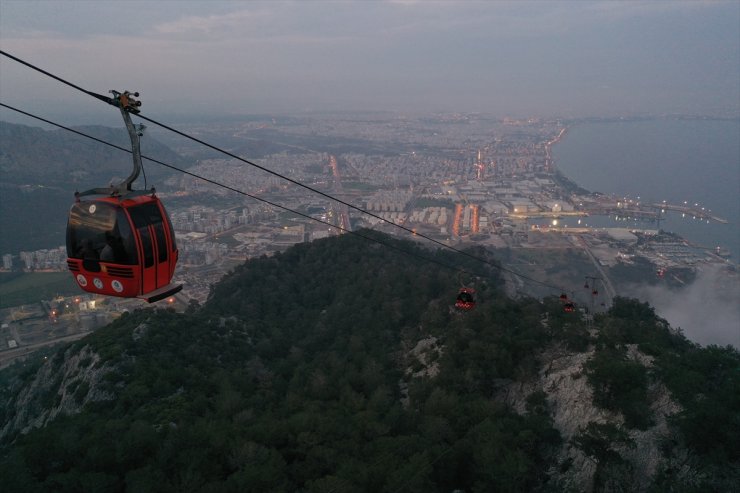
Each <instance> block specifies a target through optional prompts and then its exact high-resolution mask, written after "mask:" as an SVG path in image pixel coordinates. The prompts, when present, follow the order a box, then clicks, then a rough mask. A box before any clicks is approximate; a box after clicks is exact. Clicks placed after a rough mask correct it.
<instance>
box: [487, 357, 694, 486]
mask: <svg viewBox="0 0 740 493" xmlns="http://www.w3.org/2000/svg"><path fill="white" fill-rule="evenodd" d="M593 355H594V351H593V349H591V350H589V351H586V352H582V353H579V352H573V351H569V350H567V349H565V348H564V347H562V346H560V345H559V346H556V347H552V348H550V349H548V350H547V351H545V352H544V353H543V354H542V355H541V357H540V361H541V363H542V365H541V368H540V370H539V373H538V376H537V378H535V379H533V380H531V381H527V382H516V381H515V382H509V383H507V384H506V385H504V386H502V387H500V388H499V391H498V396H499V398H501V399H503V400H504V401H505V402H506V403H507V404H509V405H511V406H512V407H513V408H514V409H515V410H516V411H517V412H519V413H524V412H525V408H526V402H527V397H528V396H529V395H531V394H533V393H535V392H538V391H540V392H544V393H545V395H546V396H547V397H546V399H547V405H548V410H549V413H550V415H551V417H552V419H553V422H554V424H555V428H557V430H558V431H559V432H560V434H561V436H562V438H563V444H562V447H561V449H560V451H559V453H558V465H557V466H556V467H553V468H552V469H551V470H550V475H551V477H552V480H553V481H554V482H555V484H557V485H559V487H561V488H562V489H564V490H566V491H582V492H591V491H594V479H595V475H596V474H597V467H598V462H597V461H596V460H595V459H594V458H593V457H589V456H588V455H587V454H586V453H584V451H583V450H581V448H579V447H578V446H577V444H576V443H574V439H575V438H576V437H577V436H578V435H579V434H580V433H582V432H583V431H584V430H586V429H587V427H588V426H589V424H591V423H597V424H609V423H611V424H616V425H617V426H618V427H624V417H623V416H621V414H619V413H615V412H611V411H608V410H604V409H601V408H599V407H597V406H596V405H594V402H593V389H592V387H591V385H590V384H589V382H588V379H587V378H586V375H585V372H586V368H585V364H586V363H587V362H588V361H589V360H590V359H591V358H592V357H593ZM628 357H629V358H630V359H632V360H635V361H639V362H640V363H642V364H644V365H645V366H648V367H649V366H650V364H651V358H650V357H648V356H646V355H644V354H642V353H640V352H639V351H638V350H637V348H636V346H634V345H631V346H630V347H629V348H628ZM649 398H650V402H651V405H650V408H651V411H652V415H653V420H654V425H653V426H651V427H649V428H648V429H646V430H637V429H631V430H627V431H628V437H629V445H625V444H614V445H613V448H614V450H615V452H616V453H618V454H619V456H620V457H621V459H622V460H623V461H624V464H625V467H622V468H621V470H619V471H610V472H607V475H611V476H619V478H618V482H619V484H620V485H621V487H623V488H624V487H625V486H628V488H627V489H628V490H630V491H645V490H646V489H647V488H648V487H649V485H650V484H651V481H652V479H653V478H654V477H655V474H656V472H657V471H658V469H659V467H660V466H664V465H666V464H667V461H668V459H667V458H666V457H665V456H664V455H663V453H662V452H661V449H660V445H661V442H662V441H663V440H666V439H668V438H670V434H671V432H670V430H669V428H668V424H667V421H666V418H667V417H668V416H670V415H672V414H675V413H677V412H679V411H680V410H681V407H680V405H679V404H677V403H676V402H675V401H674V400H673V399H672V398H671V395H670V392H669V391H668V389H666V388H665V386H664V385H663V384H662V383H660V382H658V381H655V382H652V383H651V385H650V388H649Z"/></svg>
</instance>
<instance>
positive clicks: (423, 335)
mask: <svg viewBox="0 0 740 493" xmlns="http://www.w3.org/2000/svg"><path fill="white" fill-rule="evenodd" d="M364 234H376V233H373V232H364ZM377 238H378V239H380V240H381V241H383V242H386V243H390V244H392V245H393V246H396V247H398V248H402V249H404V250H408V251H412V252H413V253H416V254H423V255H426V256H434V257H435V258H436V259H438V260H440V261H442V262H444V263H447V264H455V265H458V266H461V267H464V268H468V269H472V270H475V271H476V272H478V273H479V274H480V276H481V277H480V278H478V279H476V280H475V281H474V282H475V286H476V288H477V289H478V291H479V293H480V300H479V301H480V302H479V304H478V306H477V307H476V308H475V310H473V311H471V312H468V313H463V314H460V313H457V312H455V311H454V310H452V309H451V305H452V303H453V301H454V298H455V295H456V292H457V289H458V287H459V281H458V280H457V273H456V272H455V271H451V270H448V269H445V268H443V267H441V266H439V265H437V264H433V263H429V262H424V261H423V260H421V259H418V258H416V257H412V256H408V255H403V254H400V253H398V252H395V251H393V250H392V249H389V248H386V247H384V246H381V245H378V244H375V243H371V242H368V241H365V240H363V239H362V238H358V237H355V236H352V235H344V236H341V237H336V238H330V239H326V240H320V241H316V242H313V243H307V244H300V245H296V246H295V247H292V248H290V249H288V250H287V251H285V252H283V253H280V254H276V255H275V256H273V257H262V258H259V259H253V260H250V261H248V262H246V263H245V264H244V265H243V266H240V267H239V268H237V269H236V270H235V271H234V272H233V273H231V274H230V275H228V276H226V277H225V278H224V280H223V281H222V282H221V283H219V284H217V285H216V286H214V288H213V290H212V294H211V297H210V299H209V301H208V302H207V303H206V305H205V306H203V307H197V306H192V307H191V308H190V309H189V310H188V312H187V313H185V314H177V313H174V312H171V311H167V310H154V309H152V310H144V311H140V312H136V313H133V314H129V315H125V316H123V317H121V318H120V319H119V320H117V321H116V322H114V323H113V324H111V325H110V326H108V327H106V328H104V329H100V330H98V331H96V333H95V334H93V335H91V336H90V337H88V338H86V339H83V340H81V341H78V342H76V343H74V344H71V345H70V346H68V347H66V348H64V349H62V350H60V351H58V352H57V353H56V354H54V355H49V356H48V359H46V360H44V359H41V358H40V359H38V360H36V361H29V362H27V363H25V364H23V365H17V366H16V367H13V368H11V369H8V370H5V371H3V372H2V373H0V384H1V388H0V392H2V394H0V402H2V403H4V405H3V406H2V412H1V414H0V417H2V419H1V420H0V423H1V424H2V441H1V442H0V444H1V445H0V477H2V478H3V489H4V491H50V490H52V491H137V492H139V491H158V492H160V491H173V492H174V491H178V492H179V491H204V492H205V491H219V492H220V491H235V492H236V491H260V492H263V491H306V492H329V491H335V492H339V491H347V492H349V491H367V492H382V491H387V492H393V491H419V492H422V491H423V492H429V491H440V492H449V491H453V490H462V491H467V492H484V491H569V490H570V491H594V490H595V491H731V490H732V489H733V488H736V487H737V485H738V484H740V483H739V481H740V473H739V471H738V461H740V451H738V448H737V446H736V444H737V443H738V441H739V440H740V402H739V401H740V356H739V355H738V352H737V351H736V350H734V349H732V348H729V347H728V348H718V347H709V348H701V347H698V346H696V345H694V344H692V343H690V342H689V341H687V340H686V339H685V338H683V337H682V336H681V335H680V334H679V333H677V332H676V331H674V330H673V329H671V328H670V327H669V326H668V325H667V324H666V323H665V321H663V320H661V319H660V318H659V317H657V316H656V315H655V313H654V312H653V310H652V309H651V308H650V307H649V306H647V305H646V304H643V303H640V302H638V301H635V300H627V299H617V300H615V304H614V306H613V307H612V308H611V310H610V311H609V312H608V313H607V314H605V315H603V316H599V317H597V318H596V319H595V320H594V321H593V324H592V325H591V324H590V323H589V322H588V321H587V320H584V319H582V318H581V317H580V316H579V315H578V314H571V313H565V312H563V311H562V307H561V305H560V302H559V301H558V300H557V299H556V298H552V299H546V300H545V301H544V302H540V301H538V300H534V299H522V300H509V299H506V298H505V297H504V296H503V294H502V291H501V290H500V289H499V288H500V283H501V281H500V278H499V277H498V274H497V270H496V269H486V268H483V267H481V265H480V264H478V265H474V266H472V265H465V262H463V263H462V264H461V263H460V262H461V261H460V256H455V257H453V256H451V254H449V253H445V252H436V253H435V252H429V251H424V250H422V249H420V248H419V247H417V246H415V245H414V244H412V243H409V242H402V241H399V240H394V239H392V238H389V237H387V236H384V235H379V234H378V236H377ZM475 254H476V255H478V256H481V255H488V253H487V252H485V251H482V250H481V251H476V252H475ZM36 426H42V427H41V428H35V427H36Z"/></svg>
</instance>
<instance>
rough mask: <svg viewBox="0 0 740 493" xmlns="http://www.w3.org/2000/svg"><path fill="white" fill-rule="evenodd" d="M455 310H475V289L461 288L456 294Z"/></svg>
mask: <svg viewBox="0 0 740 493" xmlns="http://www.w3.org/2000/svg"><path fill="white" fill-rule="evenodd" d="M455 308H457V309H458V310H463V311H469V310H472V309H473V308H475V289H473V288H468V287H462V288H460V291H459V292H458V293H457V299H456V300H455Z"/></svg>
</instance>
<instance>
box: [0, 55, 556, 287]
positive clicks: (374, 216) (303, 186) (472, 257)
mask: <svg viewBox="0 0 740 493" xmlns="http://www.w3.org/2000/svg"><path fill="white" fill-rule="evenodd" d="M0 54H2V55H4V56H6V57H8V58H10V59H12V60H14V61H16V62H18V63H20V64H22V65H25V66H26V67H28V68H31V69H32V70H36V71H37V72H40V73H42V74H44V75H46V76H48V77H51V78H53V79H54V80H57V81H59V82H61V83H63V84H66V85H68V86H70V87H72V88H74V89H77V90H78V91H80V92H82V93H84V94H87V95H88V96H92V97H94V98H96V99H99V100H101V101H104V102H106V103H108V104H112V105H114V106H116V105H115V103H114V102H113V100H112V99H111V98H108V97H106V96H102V95H100V94H96V93H94V92H92V91H88V90H87V89H83V88H82V87H80V86H78V85H76V84H73V83H72V82H69V81H67V80H65V79H63V78H61V77H59V76H56V75H54V74H52V73H50V72H47V71H46V70H43V69H41V68H39V67H36V66H35V65H33V64H31V63H29V62H26V61H25V60H22V59H20V58H18V57H15V56H13V55H11V54H9V53H7V52H5V51H2V50H0ZM136 116H138V117H139V118H141V119H143V120H145V121H148V122H150V123H152V124H154V125H157V126H159V127H161V128H164V129H165V130H169V131H170V132H173V133H175V134H177V135H180V136H182V137H185V138H187V139H189V140H192V141H193V142H197V143H199V144H201V145H203V146H205V147H208V148H209V149H212V150H215V151H217V152H220V153H222V154H224V155H226V156H229V157H231V158H233V159H236V160H238V161H241V162H243V163H245V164H248V165H250V166H253V167H255V168H257V169H260V170H262V171H264V172H266V173H269V174H271V175H274V176H277V177H279V178H282V179H283V180H286V181H288V182H289V183H293V184H294V185H297V186H299V187H302V188H305V189H306V190H309V191H311V192H313V193H316V194H318V195H321V196H322V197H325V198H327V199H330V200H332V201H334V202H337V203H340V204H342V205H345V206H347V207H349V208H351V209H354V210H356V211H358V212H361V213H362V214H366V215H368V216H370V217H373V218H375V219H378V220H380V221H382V222H385V223H387V224H390V225H391V226H394V227H396V228H399V229H401V230H403V231H405V232H407V233H410V234H412V235H414V236H418V237H420V238H424V239H425V240H427V241H430V242H432V243H434V244H436V245H439V246H441V247H442V248H445V249H448V250H451V251H453V252H456V253H458V254H460V255H464V256H466V257H468V258H471V259H473V260H476V261H478V262H482V263H484V264H487V265H489V266H491V267H493V268H495V269H498V270H500V271H502V272H508V273H509V274H512V275H514V276H516V277H519V278H520V279H523V280H526V281H530V282H532V283H534V284H538V285H540V286H543V287H546V288H549V289H553V290H555V291H558V292H563V291H565V290H564V289H562V288H561V287H558V286H554V285H552V284H549V283H546V282H543V281H540V280H538V279H534V278H532V277H529V276H526V275H524V274H521V273H519V272H516V271H514V270H511V269H508V268H506V267H504V266H502V265H498V264H496V263H493V262H491V261H489V260H487V259H484V258H481V257H478V256H476V255H473V254H471V253H468V252H466V251H464V250H460V249H459V248H455V247H453V246H450V245H448V244H446V243H444V242H442V241H439V240H435V239H434V238H431V237H429V236H427V235H425V234H423V233H417V232H416V231H414V230H412V229H410V228H407V227H405V226H403V225H401V224H397V223H394V222H393V221H389V220H388V219H385V218H383V217H381V216H378V215H377V214H373V213H372V212H369V211H366V210H364V209H362V208H361V207H358V206H356V205H353V204H351V203H349V202H346V201H344V200H341V199H338V198H336V197H334V196H332V195H330V194H328V193H325V192H322V191H320V190H317V189H315V188H313V187H311V186H309V185H306V184H304V183H301V182H299V181H297V180H294V179H292V178H289V177H287V176H284V175H282V174H280V173H278V172H276V171H272V170H271V169H269V168H265V167H264V166H260V165H259V164H256V163H254V162H252V161H249V160H248V159H245V158H243V157H241V156H238V155H236V154H233V153H231V152H229V151H227V150H225V149H221V148H220V147H218V146H215V145H213V144H209V143H208V142H205V141H203V140H200V139H198V138H196V137H193V136H192V135H189V134H187V133H185V132H182V131H180V130H177V129H175V128H173V127H170V126H168V125H165V124H163V123H160V122H158V121H156V120H153V119H151V118H148V117H146V116H144V115H142V114H141V113H136Z"/></svg>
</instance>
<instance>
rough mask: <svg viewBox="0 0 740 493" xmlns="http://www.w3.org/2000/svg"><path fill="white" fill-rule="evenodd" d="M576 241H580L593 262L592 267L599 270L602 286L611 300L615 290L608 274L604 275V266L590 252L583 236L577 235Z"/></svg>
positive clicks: (614, 295)
mask: <svg viewBox="0 0 740 493" xmlns="http://www.w3.org/2000/svg"><path fill="white" fill-rule="evenodd" d="M578 241H580V242H581V245H582V246H583V250H584V251H585V252H586V255H588V258H590V259H591V262H593V264H594V267H596V270H597V271H599V275H600V276H601V280H602V282H603V283H604V288H606V295H607V298H608V299H609V300H613V299H614V298H615V297H616V296H617V290H616V289H614V285H613V284H612V282H611V280H610V279H609V276H607V275H606V271H605V270H604V268H603V267H602V266H601V264H600V263H599V259H597V258H596V257H595V256H594V254H593V253H591V249H590V248H589V247H588V245H587V244H586V242H585V240H584V239H583V238H581V237H578Z"/></svg>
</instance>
